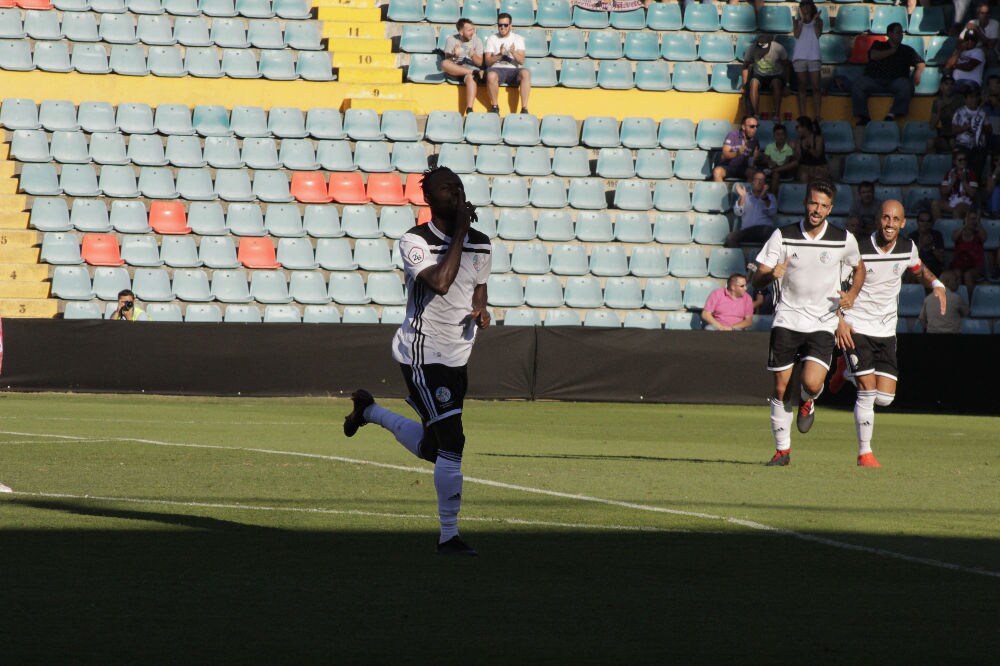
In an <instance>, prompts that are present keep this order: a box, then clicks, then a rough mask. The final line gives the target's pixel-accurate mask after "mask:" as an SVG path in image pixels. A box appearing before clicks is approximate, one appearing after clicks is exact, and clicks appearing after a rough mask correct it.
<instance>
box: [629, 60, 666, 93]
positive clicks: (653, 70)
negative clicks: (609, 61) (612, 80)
mask: <svg viewBox="0 0 1000 666" xmlns="http://www.w3.org/2000/svg"><path fill="white" fill-rule="evenodd" d="M635 87H636V88H638V89H639V90H653V91H658V92H662V91H666V90H670V89H671V88H672V87H673V83H672V82H671V80H670V65H669V64H668V63H666V62H662V61H654V62H638V63H636V65H635Z"/></svg>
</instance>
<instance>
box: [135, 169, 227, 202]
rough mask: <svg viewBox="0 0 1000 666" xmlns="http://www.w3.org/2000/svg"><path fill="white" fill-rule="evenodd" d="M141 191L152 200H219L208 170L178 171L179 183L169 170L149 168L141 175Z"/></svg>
mask: <svg viewBox="0 0 1000 666" xmlns="http://www.w3.org/2000/svg"><path fill="white" fill-rule="evenodd" d="M139 189H140V190H142V193H143V196H146V197H149V198H151V199H175V198H177V197H178V196H180V197H181V198H182V199H187V200H189V201H212V200H214V199H218V198H219V195H218V194H216V192H215V189H214V185H213V183H212V175H211V172H210V171H208V170H207V169H177V183H176V186H175V184H174V179H173V177H172V176H171V173H170V170H169V169H165V168H163V169H161V168H156V167H153V168H147V169H143V170H142V173H140V174H139Z"/></svg>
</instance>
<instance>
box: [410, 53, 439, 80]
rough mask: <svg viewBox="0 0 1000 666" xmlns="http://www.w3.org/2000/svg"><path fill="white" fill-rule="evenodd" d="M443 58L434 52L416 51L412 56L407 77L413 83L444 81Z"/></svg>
mask: <svg viewBox="0 0 1000 666" xmlns="http://www.w3.org/2000/svg"><path fill="white" fill-rule="evenodd" d="M440 62H441V58H440V56H438V55H437V54H434V53H414V54H412V55H411V56H410V66H409V68H407V70H406V78H407V80H409V81H412V82H413V83H444V82H445V75H444V72H442V71H441V66H440Z"/></svg>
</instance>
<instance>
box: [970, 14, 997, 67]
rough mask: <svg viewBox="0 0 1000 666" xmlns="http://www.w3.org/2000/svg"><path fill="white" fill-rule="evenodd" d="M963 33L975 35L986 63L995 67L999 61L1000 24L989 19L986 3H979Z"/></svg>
mask: <svg viewBox="0 0 1000 666" xmlns="http://www.w3.org/2000/svg"><path fill="white" fill-rule="evenodd" d="M965 31H966V32H972V33H974V34H975V35H976V39H977V40H978V41H979V45H980V46H981V47H982V49H983V51H985V52H986V62H987V64H989V65H995V64H996V63H997V61H998V59H1000V57H998V56H1000V54H998V52H997V46H998V43H1000V40H998V38H1000V22H998V21H997V20H996V19H994V18H990V5H989V3H988V2H981V3H979V6H978V7H976V17H975V18H974V19H972V20H971V21H969V22H968V23H966V24H965Z"/></svg>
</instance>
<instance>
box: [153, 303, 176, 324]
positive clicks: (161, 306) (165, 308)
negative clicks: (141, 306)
mask: <svg viewBox="0 0 1000 666" xmlns="http://www.w3.org/2000/svg"><path fill="white" fill-rule="evenodd" d="M146 314H148V315H149V317H150V319H152V320H153V321H156V322H161V321H168V322H182V321H184V315H183V313H182V312H181V306H180V305H178V304H177V303H147V304H146Z"/></svg>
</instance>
